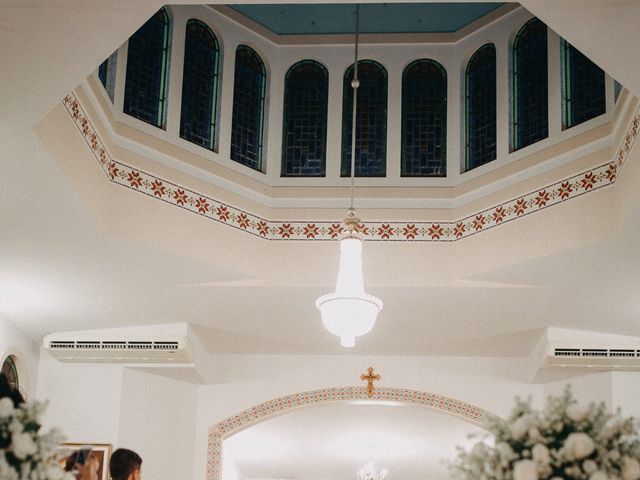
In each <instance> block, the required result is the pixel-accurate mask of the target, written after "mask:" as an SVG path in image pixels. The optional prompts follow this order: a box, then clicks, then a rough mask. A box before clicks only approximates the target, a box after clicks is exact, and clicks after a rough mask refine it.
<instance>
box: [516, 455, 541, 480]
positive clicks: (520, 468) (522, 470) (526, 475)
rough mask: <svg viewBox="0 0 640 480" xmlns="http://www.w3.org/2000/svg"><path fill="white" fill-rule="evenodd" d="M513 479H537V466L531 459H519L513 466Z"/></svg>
mask: <svg viewBox="0 0 640 480" xmlns="http://www.w3.org/2000/svg"><path fill="white" fill-rule="evenodd" d="M513 480H538V467H536V464H535V462H534V461H532V460H520V461H519V462H516V464H515V465H514V467H513Z"/></svg>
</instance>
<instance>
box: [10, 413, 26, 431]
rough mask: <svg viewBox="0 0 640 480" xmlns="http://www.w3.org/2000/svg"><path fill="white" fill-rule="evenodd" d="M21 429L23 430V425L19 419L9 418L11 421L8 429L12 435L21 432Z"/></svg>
mask: <svg viewBox="0 0 640 480" xmlns="http://www.w3.org/2000/svg"><path fill="white" fill-rule="evenodd" d="M22 430H24V425H22V422H21V421H20V420H18V419H17V418H15V417H14V418H13V419H12V420H11V423H9V431H10V432H11V434H12V435H17V434H18V433H22Z"/></svg>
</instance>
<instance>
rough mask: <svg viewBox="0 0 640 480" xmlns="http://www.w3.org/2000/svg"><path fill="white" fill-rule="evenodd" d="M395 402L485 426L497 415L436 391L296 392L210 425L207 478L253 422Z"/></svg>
mask: <svg viewBox="0 0 640 480" xmlns="http://www.w3.org/2000/svg"><path fill="white" fill-rule="evenodd" d="M360 400H366V401H373V402H374V403H375V402H396V403H400V404H406V405H415V406H420V407H426V408H432V409H435V410H439V411H441V412H444V413H447V414H450V415H455V416H458V417H461V418H463V419H464V420H466V421H468V422H470V423H473V424H475V425H479V426H481V427H482V426H484V425H485V424H486V423H487V422H488V421H489V420H494V419H496V418H497V417H496V416H495V415H493V414H491V413H489V412H487V411H486V410H483V409H481V408H478V407H476V406H474V405H471V404H469V403H466V402H462V401H460V400H455V399H453V398H448V397H444V396H442V395H436V394H434V393H427V392H420V391H417V390H407V389H402V388H388V387H376V389H375V390H374V392H373V396H372V397H371V398H369V397H368V396H367V387H364V386H357V387H337V388H327V389H324V390H313V391H310V392H302V393H296V394H293V395H288V396H286V397H280V398H276V399H274V400H269V401H268V402H264V403H261V404H259V405H256V406H254V407H251V408H248V409H247V410H243V411H242V412H240V413H238V414H236V415H233V416H231V417H229V418H226V419H225V420H222V421H221V422H219V423H216V424H215V425H213V426H211V427H210V428H209V440H208V447H207V476H206V480H220V477H221V475H220V474H221V472H222V442H223V440H224V439H225V438H226V437H229V436H231V435H233V434H234V433H237V432H239V431H240V430H242V429H244V428H246V427H248V426H249V425H251V424H254V423H258V422H261V421H263V420H266V419H268V418H269V417H272V416H275V415H278V414H282V413H286V412H288V411H290V410H294V409H297V408H301V407H308V406H310V405H321V404H327V403H336V402H352V401H360Z"/></svg>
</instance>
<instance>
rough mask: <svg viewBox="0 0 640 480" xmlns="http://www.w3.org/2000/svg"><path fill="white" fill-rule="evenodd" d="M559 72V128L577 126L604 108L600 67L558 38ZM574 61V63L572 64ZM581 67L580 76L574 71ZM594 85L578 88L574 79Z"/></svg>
mask: <svg viewBox="0 0 640 480" xmlns="http://www.w3.org/2000/svg"><path fill="white" fill-rule="evenodd" d="M560 63H561V67H560V71H561V77H562V129H563V130H566V129H568V128H571V127H575V126H576V125H580V124H581V123H584V122H586V121H588V120H591V119H592V118H595V117H598V116H600V115H602V114H604V113H606V111H607V102H606V80H605V74H604V70H602V69H601V68H600V67H598V66H597V65H596V64H595V63H593V62H592V61H591V60H589V59H588V58H587V57H586V56H585V55H584V54H583V53H582V52H580V51H579V50H578V49H576V48H575V47H574V46H573V45H571V44H570V43H569V42H567V41H566V40H564V39H560ZM576 64H577V65H576ZM578 68H582V69H583V72H582V74H581V75H574V71H575V70H577V69H578ZM576 79H580V81H581V82H582V84H583V85H584V83H587V84H590V85H591V86H593V87H594V88H593V89H592V90H591V91H589V92H587V91H586V90H578V89H577V87H576V85H575V80H576Z"/></svg>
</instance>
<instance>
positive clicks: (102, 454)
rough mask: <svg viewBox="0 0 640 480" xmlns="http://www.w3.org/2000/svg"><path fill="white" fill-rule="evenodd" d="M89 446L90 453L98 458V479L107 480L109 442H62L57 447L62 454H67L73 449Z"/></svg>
mask: <svg viewBox="0 0 640 480" xmlns="http://www.w3.org/2000/svg"><path fill="white" fill-rule="evenodd" d="M85 447H91V455H92V456H94V457H95V458H97V459H98V480H109V458H110V457H111V444H110V443H75V442H73V443H71V442H67V443H63V444H62V445H60V446H59V447H58V450H59V451H60V454H61V455H62V456H65V457H67V456H69V455H71V454H72V453H73V452H74V451H77V450H80V449H82V448H85Z"/></svg>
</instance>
